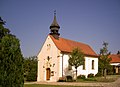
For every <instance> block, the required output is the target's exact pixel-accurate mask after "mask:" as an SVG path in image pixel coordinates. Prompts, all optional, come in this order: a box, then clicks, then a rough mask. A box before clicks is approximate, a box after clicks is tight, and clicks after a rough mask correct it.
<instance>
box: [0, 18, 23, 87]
mask: <svg viewBox="0 0 120 87" xmlns="http://www.w3.org/2000/svg"><path fill="white" fill-rule="evenodd" d="M4 23H5V22H4V21H3V20H2V19H1V18H0V86H2V87H23V86H24V77H23V57H22V54H21V49H20V43H19V40H18V39H17V38H16V37H15V35H12V34H10V30H9V29H6V28H4V26H3V24H4Z"/></svg>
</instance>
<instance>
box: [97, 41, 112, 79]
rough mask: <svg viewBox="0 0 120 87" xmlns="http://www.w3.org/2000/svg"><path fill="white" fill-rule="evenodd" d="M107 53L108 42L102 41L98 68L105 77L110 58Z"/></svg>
mask: <svg viewBox="0 0 120 87" xmlns="http://www.w3.org/2000/svg"><path fill="white" fill-rule="evenodd" d="M109 55H110V53H108V43H107V42H103V48H102V49H100V57H99V69H100V70H101V73H102V75H103V74H104V78H105V79H106V72H107V69H109V67H110V61H111V58H109V57H108V56H109Z"/></svg>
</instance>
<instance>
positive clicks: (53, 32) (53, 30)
mask: <svg viewBox="0 0 120 87" xmlns="http://www.w3.org/2000/svg"><path fill="white" fill-rule="evenodd" d="M59 29H60V26H59V24H58V23H57V20H56V10H55V11H54V19H53V22H52V24H51V25H50V35H53V36H54V38H56V39H58V38H59V35H60V34H59Z"/></svg>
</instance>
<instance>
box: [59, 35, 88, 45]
mask: <svg viewBox="0 0 120 87" xmlns="http://www.w3.org/2000/svg"><path fill="white" fill-rule="evenodd" d="M60 38H62V39H65V40H69V41H72V42H77V43H80V44H84V45H87V46H89V45H88V44H86V43H82V42H79V41H75V40H70V39H67V38H63V37H60Z"/></svg>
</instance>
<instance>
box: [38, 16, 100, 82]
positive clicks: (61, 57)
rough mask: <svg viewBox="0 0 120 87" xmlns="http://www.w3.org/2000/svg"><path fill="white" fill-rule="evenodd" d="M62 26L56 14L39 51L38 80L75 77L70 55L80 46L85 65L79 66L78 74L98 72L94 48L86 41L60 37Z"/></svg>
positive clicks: (52, 80) (53, 80) (51, 80)
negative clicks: (70, 66)
mask: <svg viewBox="0 0 120 87" xmlns="http://www.w3.org/2000/svg"><path fill="white" fill-rule="evenodd" d="M59 29H60V26H59V24H58V23H57V21H56V14H54V20H53V23H52V24H51V26H50V33H49V34H48V36H47V38H46V40H45V42H44V44H43V46H42V48H41V49H40V51H39V53H38V56H37V57H38V73H37V81H48V82H56V81H58V80H59V79H60V78H62V77H66V76H72V77H73V78H74V75H75V72H74V71H75V68H74V67H72V71H71V70H69V69H68V67H69V63H68V60H69V55H70V53H71V52H72V50H73V49H74V48H79V49H81V50H82V52H83V53H84V54H85V57H84V58H85V62H84V65H81V66H79V67H78V69H77V70H78V72H77V75H78V76H79V75H85V77H86V78H87V76H88V74H94V75H96V74H97V73H98V56H97V54H96V53H95V52H94V51H93V49H92V48H91V47H90V46H89V45H87V44H84V43H81V42H76V41H73V40H69V39H65V38H62V37H60V34H59Z"/></svg>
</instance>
